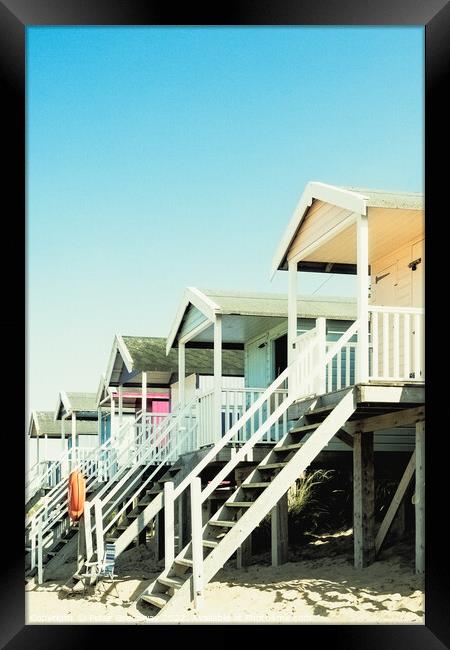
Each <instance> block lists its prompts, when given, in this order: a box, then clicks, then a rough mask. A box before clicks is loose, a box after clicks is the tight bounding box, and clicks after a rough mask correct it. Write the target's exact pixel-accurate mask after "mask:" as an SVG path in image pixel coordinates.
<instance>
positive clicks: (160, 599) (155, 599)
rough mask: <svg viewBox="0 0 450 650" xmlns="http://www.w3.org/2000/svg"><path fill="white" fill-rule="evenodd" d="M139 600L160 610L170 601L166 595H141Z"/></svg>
mask: <svg viewBox="0 0 450 650" xmlns="http://www.w3.org/2000/svg"><path fill="white" fill-rule="evenodd" d="M141 598H142V600H145V602H146V603H150V604H151V605H155V607H159V609H162V608H163V607H164V605H165V604H166V603H168V602H169V600H170V596H169V595H168V594H142V596H141Z"/></svg>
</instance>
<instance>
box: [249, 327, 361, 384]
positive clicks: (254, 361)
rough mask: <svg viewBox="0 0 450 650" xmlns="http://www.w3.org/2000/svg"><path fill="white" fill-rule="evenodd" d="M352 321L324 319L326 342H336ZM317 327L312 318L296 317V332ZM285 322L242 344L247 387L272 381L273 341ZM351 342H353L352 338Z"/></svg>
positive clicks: (352, 368)
mask: <svg viewBox="0 0 450 650" xmlns="http://www.w3.org/2000/svg"><path fill="white" fill-rule="evenodd" d="M352 322H353V321H347V320H327V341H329V342H334V341H337V340H338V339H339V338H340V336H341V335H342V334H343V333H344V332H345V331H346V330H347V329H348V328H349V327H350V325H351V324H352ZM315 325H316V319H315V318H298V319H297V333H298V334H303V333H305V332H307V331H309V330H311V329H312V328H313V327H315ZM286 332H287V319H286V321H285V322H284V323H282V324H280V325H277V326H276V327H273V328H271V329H269V330H268V331H267V332H266V333H265V334H263V335H262V336H258V337H257V338H255V339H252V340H250V341H248V342H247V343H245V345H244V351H245V385H246V386H248V387H249V388H261V387H266V386H269V385H270V384H271V383H272V381H273V380H274V378H275V377H274V365H275V363H274V361H275V360H274V341H275V340H276V339H277V338H279V337H280V336H283V334H286ZM352 340H353V339H352ZM341 362H342V370H343V371H345V363H346V359H345V354H343V355H342V361H341ZM354 365H355V359H354V354H352V355H351V363H350V375H351V378H352V379H354ZM332 377H333V386H336V383H337V379H336V378H337V362H336V359H335V360H334V361H333V373H332Z"/></svg>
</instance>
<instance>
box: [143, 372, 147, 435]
mask: <svg viewBox="0 0 450 650" xmlns="http://www.w3.org/2000/svg"><path fill="white" fill-rule="evenodd" d="M146 415H147V373H146V372H143V373H142V426H143V427H145V417H146Z"/></svg>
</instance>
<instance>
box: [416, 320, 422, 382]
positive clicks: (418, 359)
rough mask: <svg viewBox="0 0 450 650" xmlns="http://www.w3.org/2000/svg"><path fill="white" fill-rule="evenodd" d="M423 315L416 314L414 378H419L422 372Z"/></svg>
mask: <svg viewBox="0 0 450 650" xmlns="http://www.w3.org/2000/svg"><path fill="white" fill-rule="evenodd" d="M421 325H422V323H421V316H420V314H414V378H415V379H419V378H420V377H421V374H420V370H421V367H420V365H421V364H420V362H421V357H422V354H421V348H422V328H421Z"/></svg>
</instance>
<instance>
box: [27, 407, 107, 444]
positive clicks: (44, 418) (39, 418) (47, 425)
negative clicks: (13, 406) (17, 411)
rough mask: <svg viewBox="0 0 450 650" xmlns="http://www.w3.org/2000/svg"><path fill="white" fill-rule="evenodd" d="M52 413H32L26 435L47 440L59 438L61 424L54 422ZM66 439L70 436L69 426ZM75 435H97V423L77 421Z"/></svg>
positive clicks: (93, 421)
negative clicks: (46, 438) (45, 437)
mask: <svg viewBox="0 0 450 650" xmlns="http://www.w3.org/2000/svg"><path fill="white" fill-rule="evenodd" d="M54 416H55V414H54V412H53V411H33V413H32V414H31V418H30V426H29V429H28V435H29V436H30V438H36V437H37V436H38V435H39V437H41V436H45V435H47V436H48V437H49V438H61V422H55V417H54ZM65 433H66V438H67V437H68V436H70V435H71V431H70V425H69V426H66V432H65ZM77 433H79V434H81V435H98V429H97V422H96V421H95V420H91V421H89V420H88V421H77Z"/></svg>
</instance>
